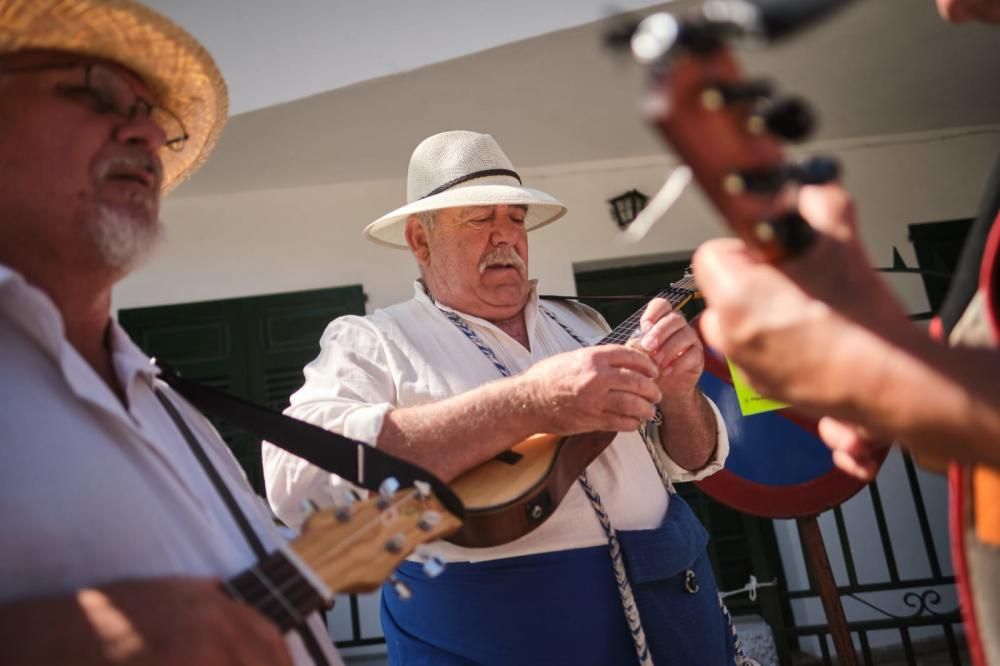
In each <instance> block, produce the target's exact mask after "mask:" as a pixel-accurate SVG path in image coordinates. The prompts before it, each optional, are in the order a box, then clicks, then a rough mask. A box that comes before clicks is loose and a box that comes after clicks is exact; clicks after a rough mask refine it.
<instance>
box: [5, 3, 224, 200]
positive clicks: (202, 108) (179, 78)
mask: <svg viewBox="0 0 1000 666" xmlns="http://www.w3.org/2000/svg"><path fill="white" fill-rule="evenodd" d="M0 9H2V10H3V11H2V12H0V54H2V53H13V52H16V51H29V50H56V51H69V52H73V53H80V54H84V55H89V56H94V57H97V58H103V59H106V60H111V61H114V62H117V63H119V64H121V65H123V66H125V67H127V68H129V69H130V70H132V71H133V72H135V73H136V74H138V75H139V76H140V77H142V79H143V81H144V82H145V83H146V85H148V86H149V88H150V90H151V92H152V93H153V94H154V95H155V96H156V103H157V104H158V105H159V106H162V107H163V108H165V109H167V110H169V111H170V112H171V113H173V114H174V115H176V116H177V117H178V118H179V119H180V121H181V122H182V123H183V124H184V128H185V130H186V132H187V134H188V139H187V141H186V142H185V144H184V148H183V150H181V151H179V152H174V151H171V150H169V149H167V148H163V149H162V150H161V151H160V159H161V160H162V162H163V190H164V191H168V190H170V189H172V188H174V187H176V186H177V185H178V184H179V183H180V182H181V181H183V180H184V179H186V178H187V177H188V176H190V175H191V174H192V173H193V172H194V171H195V170H197V169H198V167H200V166H201V165H202V164H203V163H204V162H205V160H206V159H208V155H209V154H210V153H211V152H212V149H213V148H214V147H215V144H216V142H217V141H218V140H219V135H220V134H221V133H222V128H223V127H224V126H225V124H226V117H227V115H228V113H229V96H228V93H227V91H226V84H225V81H224V80H223V79H222V75H221V74H220V73H219V69H218V67H217V66H216V64H215V62H214V61H213V60H212V57H211V56H210V55H209V54H208V52H207V51H206V50H205V49H204V47H202V46H201V44H199V43H198V42H197V41H196V40H195V39H194V37H192V36H191V35H190V34H188V33H187V32H186V31H185V30H184V29H183V28H181V27H180V26H178V25H176V24H175V23H173V22H172V21H170V20H169V19H167V18H164V17H163V16H161V15H160V14H157V13H156V12H154V11H152V10H151V9H148V8H146V7H144V6H142V5H140V4H138V3H137V2H132V1H131V0H54V1H53V0H49V1H47V2H40V1H39V0H4V1H3V2H0Z"/></svg>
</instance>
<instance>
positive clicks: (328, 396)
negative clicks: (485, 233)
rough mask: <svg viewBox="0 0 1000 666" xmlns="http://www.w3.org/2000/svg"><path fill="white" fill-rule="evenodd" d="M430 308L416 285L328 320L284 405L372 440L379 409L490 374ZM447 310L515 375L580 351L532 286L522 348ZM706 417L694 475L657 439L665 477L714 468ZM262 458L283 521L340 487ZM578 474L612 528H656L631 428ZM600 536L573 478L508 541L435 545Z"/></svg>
mask: <svg viewBox="0 0 1000 666" xmlns="http://www.w3.org/2000/svg"><path fill="white" fill-rule="evenodd" d="M438 307H439V305H436V304H435V303H433V302H432V301H431V300H430V298H428V296H427V295H426V294H425V293H424V290H423V287H422V286H421V285H420V283H419V282H417V283H416V285H415V293H414V297H413V298H412V299H410V300H408V301H406V302H404V303H399V304H396V305H392V306H390V307H388V308H385V309H380V310H377V311H376V312H375V313H373V314H372V315H369V316H367V317H357V316H345V317H340V318H338V319H336V320H334V321H333V322H332V323H331V324H330V325H329V326H328V327H327V329H326V331H325V332H324V333H323V337H322V339H321V340H320V354H319V356H318V357H317V358H316V360H314V361H313V362H312V363H310V364H309V365H307V366H306V367H305V371H304V372H305V385H304V386H303V387H302V388H301V389H300V390H299V391H297V392H296V393H295V394H294V395H292V398H291V406H290V407H289V408H288V410H287V413H288V414H290V415H292V416H295V417H296V418H300V419H302V420H305V421H309V422H311V423H314V424H316V425H319V426H322V427H324V428H327V429H328V430H332V431H335V432H339V433H341V434H343V435H346V436H347V437H352V438H354V439H358V440H361V441H364V442H367V443H369V444H373V445H374V444H375V442H376V440H377V439H378V434H379V431H380V430H381V428H382V421H383V419H384V417H385V415H386V413H387V412H388V411H389V410H391V409H393V408H395V407H412V406H415V405H422V404H427V403H430V402H434V401H437V400H441V399H443V398H447V397H450V396H453V395H456V394H458V393H462V392H464V391H468V390H470V389H474V388H476V387H478V386H481V385H482V384H484V383H486V382H489V381H494V380H496V379H500V377H501V375H500V373H499V371H498V370H497V368H496V367H495V366H494V365H493V363H492V362H491V361H490V360H489V359H488V358H487V357H486V356H485V355H484V354H483V352H482V351H480V350H479V348H478V347H477V346H476V345H475V344H474V343H473V342H472V341H471V340H469V338H467V337H466V335H465V334H464V333H462V332H461V331H460V330H459V329H458V328H457V327H456V326H455V324H454V323H453V322H451V321H450V320H449V319H448V318H446V317H445V316H443V315H442V314H441V312H440V311H438ZM440 307H441V308H442V309H446V310H447V309H448V308H445V307H444V306H440ZM545 307H546V308H548V309H549V311H551V312H553V313H554V314H555V315H556V316H557V317H558V318H559V320H560V321H561V322H562V323H563V324H565V325H566V326H568V327H569V328H570V329H571V330H573V331H574V333H576V334H577V335H578V336H581V337H583V338H584V339H585V340H587V342H588V343H589V342H596V341H597V340H599V339H600V338H601V337H603V336H604V335H605V334H606V333H607V332H608V330H609V329H608V326H607V324H606V323H605V322H604V320H603V319H602V318H601V317H600V315H598V314H597V313H596V312H594V311H592V310H590V309H589V308H582V307H576V306H570V305H566V304H562V303H558V302H552V301H547V302H546V303H545ZM457 314H459V315H460V316H461V317H462V319H463V320H464V321H465V322H466V323H468V325H469V326H470V327H471V328H472V329H473V330H474V331H475V333H476V335H478V336H479V338H480V340H482V341H483V342H484V343H485V344H486V345H487V346H489V347H490V348H491V349H492V350H493V351H494V353H496V355H497V357H498V358H499V359H500V361H501V362H502V363H503V364H504V365H505V366H506V367H507V368H508V369H509V370H510V371H511V372H512V373H513V374H517V373H519V372H522V371H524V370H526V369H527V368H528V367H530V366H531V365H532V364H534V363H537V362H538V361H540V360H542V359H544V358H548V357H549V356H552V355H554V354H558V353H560V352H563V351H570V350H573V349H577V348H579V347H580V344H579V343H578V342H577V341H576V340H574V339H573V338H572V337H571V336H570V335H569V334H567V333H566V331H564V330H563V329H562V327H561V326H559V324H557V323H555V322H554V321H552V320H551V319H550V318H549V317H548V316H546V315H545V314H543V313H541V312H540V311H539V309H538V295H537V287H536V285H533V288H532V295H531V298H530V300H529V302H528V304H527V305H526V306H525V310H524V314H525V323H526V325H527V330H528V339H529V343H530V348H531V349H530V351H529V350H528V349H526V348H525V347H524V346H523V345H521V344H520V343H519V342H517V341H516V340H514V339H513V338H512V337H510V336H509V335H507V334H506V333H505V332H503V331H502V330H501V329H499V328H498V327H496V326H495V325H493V324H491V323H490V322H488V321H486V320H484V319H480V318H477V317H472V316H469V315H465V314H462V313H457ZM712 407H713V409H715V406H714V405H712ZM715 414H716V420H717V422H718V432H719V439H718V444H717V447H716V451H715V455H714V457H713V459H712V460H711V461H710V462H709V463H708V464H707V465H706V466H705V467H704V468H703V469H701V470H698V472H697V473H691V472H689V471H687V470H685V469H683V468H682V467H680V466H679V465H677V464H676V463H674V462H673V461H672V460H671V459H670V457H669V456H667V454H666V453H665V452H664V451H663V449H662V447H660V446H657V447H656V450H657V452H658V453H659V454H660V458H661V460H662V461H663V463H664V465H665V467H666V469H667V472H668V474H669V476H670V478H671V479H672V480H673V481H688V480H693V479H698V478H703V477H705V476H708V475H710V474H712V473H714V472H715V471H717V470H719V469H721V468H722V466H723V463H724V461H725V459H726V455H727V454H728V452H729V440H728V437H727V435H726V429H725V425H724V424H723V422H722V419H721V416H720V415H719V412H718V410H717V409H715ZM514 444H516V442H511V445H512V446H513V445H514ZM263 457H264V478H265V482H266V485H267V494H268V498H269V499H270V502H271V506H272V508H273V509H274V510H275V512H276V513H277V514H278V516H279V517H281V518H282V519H283V520H285V522H287V523H288V524H290V525H293V526H297V525H298V524H299V523H300V522H301V521H302V513H301V509H300V508H299V507H300V504H301V501H302V500H303V499H306V498H309V499H312V500H313V501H315V502H317V503H320V504H323V503H324V502H325V503H327V504H329V502H330V499H329V497H330V493H329V489H330V485H331V484H333V485H337V484H339V483H341V481H340V479H338V478H337V477H331V476H330V475H329V474H328V473H327V472H324V471H322V470H320V469H319V468H317V467H314V466H312V465H310V464H309V463H306V462H305V461H303V460H301V459H300V458H296V457H295V456H293V455H291V454H289V453H287V452H285V451H283V450H281V449H278V448H276V447H274V446H272V445H270V444H267V443H265V444H264V448H263ZM587 474H588V476H589V478H590V481H591V483H592V485H593V486H594V487H595V489H596V490H597V491H598V493H600V495H601V499H602V501H603V503H604V507H605V509H606V510H607V512H608V514H609V515H610V516H611V521H612V524H613V526H614V527H615V528H617V529H626V530H631V529H650V528H655V527H658V526H659V525H660V522H661V521H662V520H663V517H664V516H665V515H666V511H667V504H668V502H669V495H668V494H667V492H666V490H665V488H664V487H663V483H662V482H661V480H660V477H659V475H658V474H657V472H656V469H655V467H654V466H653V463H652V461H651V460H650V459H649V453H648V451H647V449H646V446H645V444H644V443H643V442H642V438H641V437H640V435H639V434H638V433H637V432H627V433H620V434H619V435H618V436H617V437H616V438H615V440H614V441H613V442H612V443H611V445H610V446H609V447H608V448H607V449H605V451H604V452H603V453H602V454H601V455H600V456H599V457H598V458H597V459H596V460H595V461H594V462H593V463H591V465H590V467H588V468H587ZM606 543H607V537H606V536H605V533H604V531H603V529H602V528H601V525H600V523H599V522H598V521H597V518H596V517H595V515H594V510H593V508H592V507H591V505H590V502H589V500H588V499H587V497H586V495H585V494H584V492H583V490H582V489H581V487H580V485H579V484H573V486H572V488H571V489H570V490H569V492H568V493H567V494H566V497H565V498H564V499H563V501H562V503H561V504H560V505H559V507H558V508H557V509H556V511H555V512H554V513H553V515H552V516H551V517H549V519H548V520H547V521H546V522H545V523H543V524H542V525H541V526H540V527H538V528H537V529H535V530H534V531H532V532H530V533H529V534H527V535H525V536H523V537H521V538H520V539H517V540H516V541H513V542H511V543H507V544H503V545H501V546H497V547H493V548H475V549H472V548H460V547H458V546H454V545H451V544H444V543H442V544H440V545H439V546H435V550H437V551H438V552H439V553H440V554H441V555H442V556H443V557H444V558H445V559H447V560H450V561H483V560H489V559H496V558H501V557H515V556H521V555H530V554H535V553H544V552H550V551H557V550H566V549H570V548H585V547H588V546H595V545H599V544H606Z"/></svg>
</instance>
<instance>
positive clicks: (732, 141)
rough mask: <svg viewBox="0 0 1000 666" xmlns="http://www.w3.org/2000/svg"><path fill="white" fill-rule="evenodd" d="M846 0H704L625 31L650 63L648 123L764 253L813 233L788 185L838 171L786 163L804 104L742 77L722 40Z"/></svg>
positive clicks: (802, 124)
mask: <svg viewBox="0 0 1000 666" xmlns="http://www.w3.org/2000/svg"><path fill="white" fill-rule="evenodd" d="M842 4H844V0H753V1H751V0H710V1H709V2H706V3H705V5H704V6H703V7H702V10H701V13H700V14H699V15H697V16H693V17H690V18H684V19H682V18H679V17H677V16H674V15H672V14H668V13H658V14H653V15H652V16H649V17H647V18H646V19H645V20H643V21H642V22H641V23H639V24H638V26H637V28H636V29H635V32H634V33H633V34H632V36H631V40H630V47H631V50H632V52H633V54H634V55H635V57H636V59H637V60H639V61H640V62H641V63H643V64H645V65H646V66H648V68H649V71H650V75H651V76H650V84H649V88H648V91H647V95H646V100H645V104H644V108H645V112H646V114H647V116H648V119H649V121H650V122H651V123H652V124H653V125H654V126H655V127H657V129H659V131H660V133H661V134H662V135H663V137H664V139H665V140H666V141H667V142H668V143H669V144H670V145H671V146H673V148H674V150H675V151H676V153H677V155H678V157H679V158H680V159H681V160H682V161H683V162H684V163H685V164H687V165H688V166H689V167H690V168H691V170H692V172H693V174H694V177H695V179H696V180H697V182H698V184H699V185H700V186H701V188H702V190H703V191H704V192H705V194H706V195H707V197H708V198H709V200H710V201H711V202H712V204H713V205H714V206H715V208H716V209H717V210H718V211H719V212H720V213H721V214H722V215H723V217H724V218H725V220H726V222H727V223H728V224H729V226H730V227H731V228H732V229H733V231H734V232H735V233H736V234H737V235H738V236H739V237H740V238H741V239H743V240H744V241H745V242H746V243H747V244H748V245H750V246H751V247H753V248H755V249H756V250H757V251H758V252H759V253H760V254H761V255H762V256H763V257H765V258H766V259H767V260H769V261H778V260H780V259H783V258H786V257H789V256H792V255H794V254H797V253H799V252H801V251H803V250H805V249H806V248H808V247H809V245H810V244H811V242H812V239H813V236H814V233H813V230H812V228H811V227H810V226H809V224H808V223H807V222H806V221H805V220H804V219H802V217H801V216H800V215H799V214H798V212H797V211H796V209H795V188H796V187H797V186H798V185H801V184H820V183H825V182H829V181H831V180H834V179H835V178H837V177H838V175H839V168H838V166H837V164H836V162H835V161H833V160H831V159H829V158H822V157H818V158H813V159H812V160H809V161H807V162H804V163H802V164H793V163H789V162H788V161H787V160H786V158H785V155H784V153H783V149H782V142H783V141H800V140H802V139H804V138H805V137H806V136H808V134H809V132H810V131H811V129H812V125H813V119H812V114H811V112H810V110H809V108H808V106H807V105H806V104H805V103H804V102H803V101H801V100H799V99H796V98H791V97H786V98H778V97H776V96H775V94H774V90H773V88H772V86H771V84H770V83H769V82H767V81H764V80H760V79H748V78H747V77H746V76H745V75H744V73H743V71H742V70H741V68H740V65H739V62H738V61H737V59H736V56H735V54H734V53H733V51H732V49H731V48H730V47H729V42H730V41H731V40H732V39H733V38H734V37H740V36H744V35H754V36H758V37H763V38H766V39H774V38H777V37H782V36H784V35H785V34H787V33H790V32H792V31H793V30H795V29H796V28H799V27H801V26H802V25H804V24H805V23H809V22H812V21H813V20H815V19H817V18H819V17H820V16H822V15H824V14H826V13H827V12H829V11H830V10H832V9H834V8H836V7H837V6H839V5H842Z"/></svg>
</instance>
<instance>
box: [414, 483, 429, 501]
mask: <svg viewBox="0 0 1000 666" xmlns="http://www.w3.org/2000/svg"><path fill="white" fill-rule="evenodd" d="M413 489H414V490H416V491H417V497H419V498H420V499H422V500H425V499H428V498H430V496H431V484H429V483H427V482H426V481H414V482H413Z"/></svg>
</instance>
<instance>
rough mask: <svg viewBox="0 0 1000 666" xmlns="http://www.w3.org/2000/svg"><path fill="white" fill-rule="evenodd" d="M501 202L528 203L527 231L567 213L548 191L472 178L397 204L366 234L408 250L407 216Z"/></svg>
mask: <svg viewBox="0 0 1000 666" xmlns="http://www.w3.org/2000/svg"><path fill="white" fill-rule="evenodd" d="M499 205H508V206H527V207H528V213H527V215H526V216H525V218H524V226H525V228H526V229H527V230H528V231H531V230H532V229H537V228H539V227H542V226H545V225H546V224H549V223H550V222H555V221H556V220H558V219H559V218H560V217H562V216H563V215H565V214H566V206H564V205H563V204H562V203H561V202H559V201H558V200H557V199H556V198H555V197H552V196H550V195H548V194H546V193H545V192H541V191H539V190H533V189H530V188H527V187H517V186H513V185H496V184H493V185H483V184H478V185H477V184H475V183H474V182H472V183H469V184H463V185H459V186H457V187H454V188H452V189H449V190H446V191H444V192H441V193H440V194H435V195H434V196H431V197H427V198H426V199H419V200H417V201H414V202H413V203H409V204H407V205H405V206H403V207H402V208H397V209H396V210H394V211H392V212H391V213H388V214H386V215H383V216H382V217H380V218H379V219H377V220H375V221H374V222H372V223H371V224H369V225H368V226H367V227H365V231H364V234H365V238H367V239H368V240H370V241H373V242H375V243H378V244H380V245H386V246H388V247H394V248H397V249H404V250H405V249H408V248H409V245H408V244H407V243H406V235H405V229H406V220H407V219H408V218H409V217H410V216H411V215H415V214H417V213H425V212H428V211H432V210H441V209H442V208H459V207H464V206H499Z"/></svg>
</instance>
